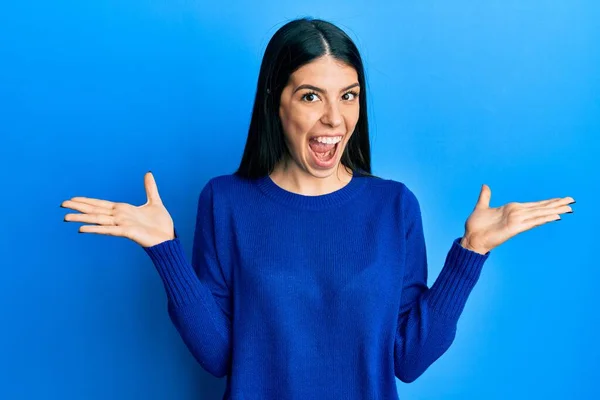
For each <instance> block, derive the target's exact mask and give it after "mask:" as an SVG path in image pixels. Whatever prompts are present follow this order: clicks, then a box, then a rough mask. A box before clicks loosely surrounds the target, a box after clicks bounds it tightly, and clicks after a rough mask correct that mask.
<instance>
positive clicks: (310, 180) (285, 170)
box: [269, 158, 352, 196]
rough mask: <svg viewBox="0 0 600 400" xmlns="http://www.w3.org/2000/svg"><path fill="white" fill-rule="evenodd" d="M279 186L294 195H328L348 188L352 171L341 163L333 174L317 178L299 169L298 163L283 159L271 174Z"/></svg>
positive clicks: (328, 173) (329, 173) (333, 170)
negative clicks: (345, 187)
mask: <svg viewBox="0 0 600 400" xmlns="http://www.w3.org/2000/svg"><path fill="white" fill-rule="evenodd" d="M269 176H270V177H271V179H272V180H273V182H275V183H276V184H277V186H279V187H281V188H283V189H285V190H287V191H289V192H293V193H297V194H302V195H306V196H320V195H323V194H328V193H331V192H334V191H336V190H339V189H341V188H342V187H344V186H346V185H347V184H348V182H350V180H351V179H352V170H350V169H349V168H347V167H346V166H345V165H343V164H342V163H341V162H340V163H338V166H337V168H333V169H332V172H324V173H323V174H322V175H321V176H315V175H313V174H311V173H310V172H308V171H306V170H304V169H302V168H300V167H298V165H297V164H296V163H293V162H289V161H288V160H287V158H283V159H282V160H281V161H280V162H278V163H277V165H276V166H275V168H274V169H273V172H271V173H270V174H269Z"/></svg>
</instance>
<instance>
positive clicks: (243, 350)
mask: <svg viewBox="0 0 600 400" xmlns="http://www.w3.org/2000/svg"><path fill="white" fill-rule="evenodd" d="M370 172H371V165H370V150H369V134H368V124H367V102H366V91H365V77H364V71H363V65H362V61H361V57H360V55H359V52H358V50H357V48H356V46H355V45H354V43H353V42H352V40H351V39H350V38H349V37H348V36H347V35H346V34H345V33H344V32H343V31H342V30H340V29H339V28H337V27H336V26H334V25H332V24H331V23H328V22H325V21H322V20H313V19H299V20H294V21H291V22H289V23H287V24H286V25H284V26H283V27H282V28H281V29H279V30H278V31H277V32H276V33H275V35H274V36H273V38H272V39H271V41H270V42H269V44H268V46H267V49H266V51H265V55H264V58H263V61H262V65H261V70H260V74H259V78H258V87H257V93H256V98H255V102H254V110H253V114H252V120H251V123H250V129H249V133H248V138H247V142H246V147H245V150H244V154H243V157H242V160H241V164H240V166H239V168H238V170H237V171H236V172H235V173H234V174H231V175H223V176H218V177H215V178H212V179H210V180H209V182H208V183H207V184H206V185H205V186H204V188H203V189H202V191H201V193H200V196H199V201H198V214H197V221H196V228H195V236H194V244H193V254H192V259H191V263H190V262H189V261H188V259H187V257H186V256H185V254H184V251H183V249H182V245H181V243H180V241H179V238H178V237H177V234H176V231H175V229H174V224H173V221H172V219H171V217H170V215H169V213H168V212H167V210H166V209H165V207H164V206H163V203H162V202H161V199H160V196H159V193H158V189H157V186H156V183H155V181H154V178H153V176H152V174H151V173H148V174H146V175H145V187H146V192H147V196H148V201H147V203H146V204H144V205H142V206H139V207H135V206H132V205H129V204H125V203H115V202H112V201H105V200H99V199H91V198H85V197H75V198H73V199H71V200H68V201H66V202H64V203H63V206H64V207H68V208H71V209H74V210H77V211H80V212H81V213H78V214H67V216H66V217H65V220H68V221H78V222H85V223H89V224H92V225H84V226H81V227H80V229H79V230H80V232H87V233H97V234H106V235H113V236H121V237H127V238H129V239H131V240H133V241H135V242H136V243H138V244H140V245H141V246H143V248H144V250H145V251H146V252H147V253H148V255H149V256H150V258H151V260H152V261H153V263H154V265H155V267H156V268H157V270H158V272H159V274H160V277H161V278H162V280H163V282H164V286H165V289H166V293H167V299H168V313H169V315H170V317H171V319H172V321H173V323H174V325H175V327H176V328H177V330H178V332H179V333H180V335H181V337H182V339H183V340H184V342H185V343H186V345H187V346H188V348H189V349H190V351H191V353H192V354H193V355H194V357H195V358H196V359H197V360H198V362H199V363H200V364H201V365H202V366H203V367H204V368H205V369H206V370H207V371H208V372H210V373H211V374H213V375H215V376H217V377H222V376H227V389H226V392H225V395H224V398H225V399H230V398H231V399H245V400H250V399H384V398H385V399H397V398H398V397H397V392H396V382H395V378H396V377H397V378H399V379H400V380H402V381H403V382H412V381H414V380H415V379H416V378H417V377H419V376H420V375H421V374H423V372H424V371H425V370H426V369H427V368H428V367H429V366H430V365H431V364H432V363H433V362H434V361H435V360H436V359H438V358H439V357H440V356H441V355H442V354H443V353H444V352H445V351H446V350H447V349H448V347H449V346H450V344H451V343H452V341H453V339H454V337H455V333H456V326H457V321H458V318H459V316H460V314H461V313H462V310H463V308H464V306H465V303H466V301H467V297H468V296H469V294H470V292H471V290H472V289H473V287H474V285H475V284H476V282H477V280H478V277H479V275H480V272H481V269H482V267H483V264H484V263H485V261H486V259H487V258H488V257H489V255H490V251H491V250H492V249H493V248H495V247H497V246H498V245H500V244H501V243H503V242H505V241H506V240H508V239H509V238H511V237H512V236H515V235H516V234H518V233H520V232H523V231H525V230H528V229H531V228H533V227H535V226H540V225H542V224H544V223H546V222H549V221H554V220H559V219H560V216H559V215H560V214H562V213H565V212H571V207H570V206H568V204H571V203H574V200H573V199H572V198H571V197H566V198H555V199H550V200H545V201H539V202H531V203H514V202H513V203H509V204H506V205H504V206H501V207H497V208H490V207H489V201H490V195H491V192H490V189H489V188H488V187H487V186H485V185H483V186H482V190H481V193H480V195H479V199H478V201H477V203H476V206H475V209H474V210H473V212H472V214H471V215H470V216H469V218H468V220H467V222H466V224H465V233H464V235H463V236H461V237H459V238H456V239H455V240H454V241H453V243H452V244H451V246H450V249H449V252H448V255H447V257H446V261H445V264H444V266H443V269H442V270H441V273H440V275H439V277H438V278H437V279H436V281H435V283H434V284H433V285H432V286H431V288H428V287H427V255H426V248H425V241H424V235H423V226H422V219H421V212H420V207H419V202H418V201H417V198H416V197H415V195H414V193H413V192H412V191H411V190H409V189H408V188H407V186H406V185H404V184H403V183H401V182H396V181H393V180H387V179H381V178H378V177H375V176H373V175H371V174H370Z"/></svg>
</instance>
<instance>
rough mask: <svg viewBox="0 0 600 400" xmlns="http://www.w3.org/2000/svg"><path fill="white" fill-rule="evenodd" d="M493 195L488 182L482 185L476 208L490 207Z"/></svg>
mask: <svg viewBox="0 0 600 400" xmlns="http://www.w3.org/2000/svg"><path fill="white" fill-rule="evenodd" d="M491 197H492V190H491V189H490V187H489V186H488V185H486V184H483V185H481V191H480V192H479V199H477V204H475V208H489V206H490V198H491Z"/></svg>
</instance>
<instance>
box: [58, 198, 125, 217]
mask: <svg viewBox="0 0 600 400" xmlns="http://www.w3.org/2000/svg"><path fill="white" fill-rule="evenodd" d="M61 207H63V208H70V209H73V210H76V211H80V212H82V213H87V214H102V215H112V214H113V213H114V211H113V209H112V208H106V207H99V206H93V205H91V204H89V203H81V202H79V201H72V200H66V201H64V202H63V203H62V204H61Z"/></svg>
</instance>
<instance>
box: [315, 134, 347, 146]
mask: <svg viewBox="0 0 600 400" xmlns="http://www.w3.org/2000/svg"><path fill="white" fill-rule="evenodd" d="M313 139H314V140H316V141H318V142H321V143H327V144H335V143H337V142H339V141H340V140H342V137H341V136H334V137H327V136H319V137H316V138H313Z"/></svg>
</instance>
